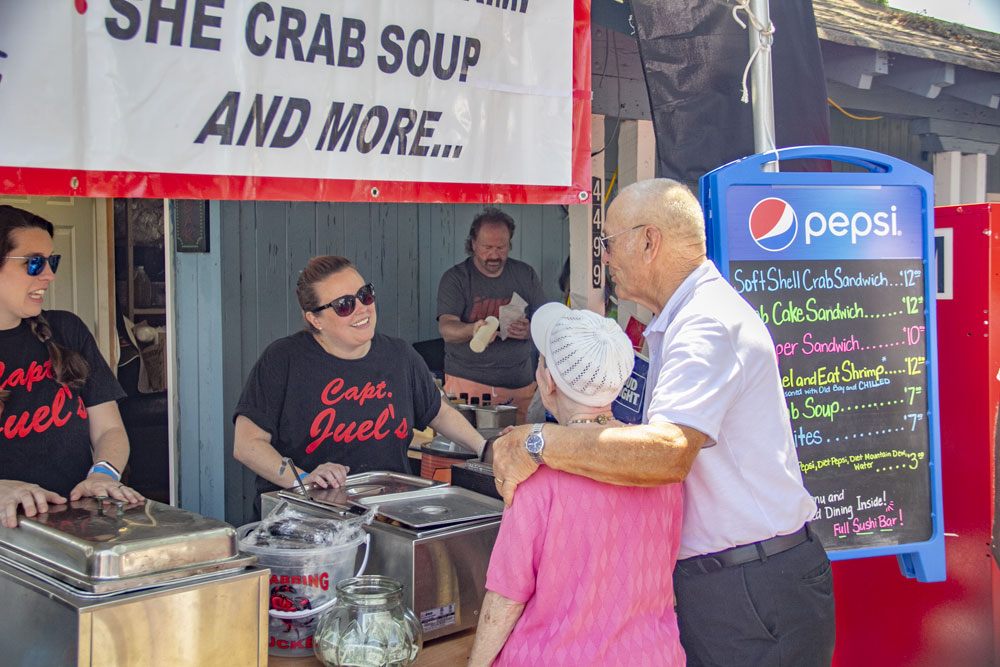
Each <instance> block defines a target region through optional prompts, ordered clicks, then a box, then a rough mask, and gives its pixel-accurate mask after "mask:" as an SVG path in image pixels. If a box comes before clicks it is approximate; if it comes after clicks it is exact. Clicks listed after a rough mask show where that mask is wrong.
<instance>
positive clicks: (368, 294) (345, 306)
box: [312, 283, 375, 317]
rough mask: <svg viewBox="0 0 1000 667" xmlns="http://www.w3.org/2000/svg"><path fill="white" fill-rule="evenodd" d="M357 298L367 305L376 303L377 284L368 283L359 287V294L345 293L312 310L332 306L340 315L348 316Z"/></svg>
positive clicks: (352, 310) (317, 310)
mask: <svg viewBox="0 0 1000 667" xmlns="http://www.w3.org/2000/svg"><path fill="white" fill-rule="evenodd" d="M355 300H357V301H360V302H361V303H362V304H363V305H365V306H370V305H372V304H373V303H375V286H374V285H372V284H371V283H368V284H367V285H365V286H364V287H362V288H361V289H359V290H358V293H357V294H345V295H344V296H339V297H337V298H336V299H334V300H333V301H331V302H330V303H328V304H326V305H325V306H320V307H319V308H313V309H312V312H314V313H318V312H320V311H321V310H325V309H327V308H330V309H332V310H333V312H335V313H337V315H338V316H340V317H347V316H348V315H350V314H351V313H353V312H354V306H355Z"/></svg>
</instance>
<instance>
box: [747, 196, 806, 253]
mask: <svg viewBox="0 0 1000 667" xmlns="http://www.w3.org/2000/svg"><path fill="white" fill-rule="evenodd" d="M798 231H799V221H798V218H797V217H796V216H795V210H794V209H793V208H792V207H791V205H789V203H788V202H786V201H785V200H784V199H778V198H777V197H768V198H767V199H762V200H760V201H759V202H757V204H756V205H754V207H753V210H751V211H750V237H751V238H752V239H753V241H754V243H756V244H757V245H758V246H759V247H760V248H762V249H764V250H767V251H769V252H779V251H781V250H784V249H785V248H787V247H788V246H790V245H792V241H794V240H795V235H796V234H798Z"/></svg>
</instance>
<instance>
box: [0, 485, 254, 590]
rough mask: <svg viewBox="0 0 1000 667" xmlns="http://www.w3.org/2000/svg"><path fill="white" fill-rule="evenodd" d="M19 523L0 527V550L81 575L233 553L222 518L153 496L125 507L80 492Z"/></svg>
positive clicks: (137, 572) (181, 564)
mask: <svg viewBox="0 0 1000 667" xmlns="http://www.w3.org/2000/svg"><path fill="white" fill-rule="evenodd" d="M19 521H20V523H19V527H18V528H0V548H2V549H4V550H5V551H8V552H13V553H15V554H17V555H18V556H19V559H20V560H22V561H25V562H27V563H29V564H30V563H32V562H34V563H37V564H38V565H39V566H41V567H43V568H45V569H48V570H53V569H54V570H56V571H60V570H61V571H64V572H67V573H71V574H72V575H75V576H76V577H79V578H81V579H93V580H110V579H119V578H128V577H137V576H142V575H149V574H155V573H159V572H167V571H171V570H175V571H176V570H179V569H181V568H187V567H190V566H193V565H201V564H207V563H213V562H218V561H224V560H228V559H232V558H234V557H236V556H238V553H239V547H238V545H237V541H236V529H235V528H233V527H232V526H230V525H229V524H227V523H224V522H222V521H218V520H216V519H210V518H208V517H204V516H201V515H199V514H195V513H193V512H188V511H187V510H183V509H179V508H176V507H171V506H169V505H164V504H163V503H158V502H156V501H153V500H147V501H145V502H144V503H136V504H132V505H126V504H124V503H121V502H119V501H112V500H98V499H95V498H84V499H82V500H77V501H73V502H70V503H69V504H66V505H49V512H48V513H47V514H40V515H37V516H34V517H30V518H29V517H25V516H21V517H19Z"/></svg>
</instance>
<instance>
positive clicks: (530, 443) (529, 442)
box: [524, 424, 545, 465]
mask: <svg viewBox="0 0 1000 667" xmlns="http://www.w3.org/2000/svg"><path fill="white" fill-rule="evenodd" d="M544 426H545V424H535V426H534V428H532V429H531V433H529V434H528V437H527V438H526V439H525V440H524V448H525V449H526V450H528V454H530V455H531V458H532V459H533V460H534V461H535V463H537V464H538V465H541V464H543V463H544V461H543V460H542V450H544V449H545V437H544V436H543V435H542V428H543V427H544Z"/></svg>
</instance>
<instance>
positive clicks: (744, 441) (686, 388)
mask: <svg viewBox="0 0 1000 667" xmlns="http://www.w3.org/2000/svg"><path fill="white" fill-rule="evenodd" d="M645 336H646V340H647V342H648V344H649V353H650V361H649V377H648V378H647V390H646V398H645V421H646V422H647V423H655V422H659V421H668V422H671V423H674V424H680V425H684V426H688V427H690V428H693V429H697V430H698V431H701V432H702V433H704V434H705V435H706V436H708V441H707V442H706V443H705V447H704V448H702V450H701V452H700V453H699V454H698V457H697V458H696V459H695V462H694V465H693V467H692V468H691V472H690V473H689V474H688V476H687V479H686V480H685V481H684V494H685V495H684V522H683V528H682V531H681V549H680V554H679V558H689V557H691V556H697V555H700V554H706V553H713V552H715V551H721V550H722V549H728V548H729V547H733V546H736V545H740V544H749V543H751V542H756V541H757V540H762V539H767V538H769V537H774V536H775V535H783V534H786V533H791V532H794V531H795V530H798V529H799V528H801V527H802V524H803V523H804V522H805V521H806V520H808V519H809V518H810V517H811V516H812V515H813V513H814V512H815V511H816V505H815V503H814V502H813V499H812V497H811V496H810V495H809V493H808V491H806V489H805V487H804V486H803V485H802V474H801V472H800V471H799V459H798V456H797V455H796V453H795V444H794V441H793V439H792V431H791V422H790V420H789V416H788V408H787V406H786V405H785V397H784V392H783V390H782V387H781V377H780V375H779V373H778V361H777V357H776V356H775V353H774V343H773V341H772V340H771V336H770V334H769V333H768V331H767V328H766V327H765V326H764V323H763V322H762V321H761V319H760V317H759V316H758V315H757V314H756V313H755V312H754V311H753V309H752V308H751V307H750V305H749V304H748V303H747V302H746V301H744V300H743V298H742V297H741V296H740V295H739V294H738V293H737V292H736V290H735V289H733V287H732V286H731V285H730V284H729V283H728V282H726V280H725V279H724V278H723V277H722V275H721V274H720V273H719V271H718V269H717V268H716V267H715V265H714V264H712V262H711V261H708V260H706V261H705V262H704V263H703V264H702V265H701V266H699V267H698V268H697V269H695V270H694V271H693V272H691V274H690V275H689V276H688V277H687V278H686V279H685V280H684V282H682V283H681V285H680V287H678V289H677V291H676V292H674V294H673V295H672V296H671V297H670V300H669V301H667V303H666V305H665V306H664V307H663V310H662V311H661V312H660V313H659V315H657V316H656V318H655V319H654V320H653V321H652V322H650V324H649V326H648V327H646V332H645Z"/></svg>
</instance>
